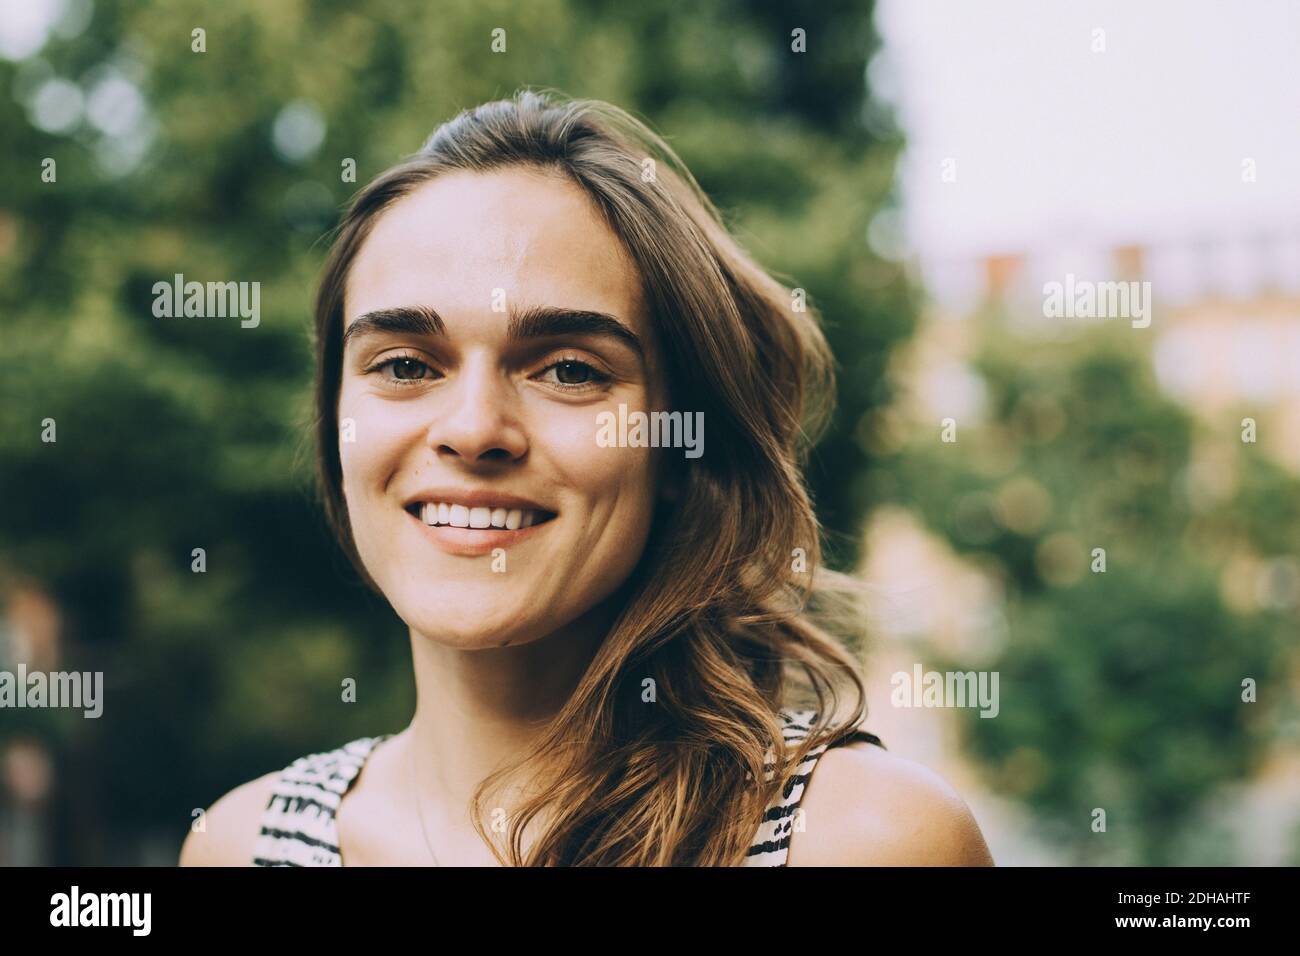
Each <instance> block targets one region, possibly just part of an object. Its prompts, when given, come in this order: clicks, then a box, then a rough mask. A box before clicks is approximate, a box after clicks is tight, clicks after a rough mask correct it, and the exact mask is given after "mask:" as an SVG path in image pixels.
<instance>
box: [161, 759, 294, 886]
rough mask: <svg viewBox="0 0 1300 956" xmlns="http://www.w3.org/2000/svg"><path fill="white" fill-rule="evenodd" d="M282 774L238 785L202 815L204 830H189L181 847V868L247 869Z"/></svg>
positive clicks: (279, 772) (277, 773)
mask: <svg viewBox="0 0 1300 956" xmlns="http://www.w3.org/2000/svg"><path fill="white" fill-rule="evenodd" d="M281 773H282V771H279V770H276V771H272V772H271V773H268V774H264V775H263V776H261V777H258V778H257V779H255V780H250V781H248V783H243V784H240V785H239V786H238V787H235V789H233V790H231V791H230V792H229V793H227V794H225V795H224V796H222V797H221V798H220V799H219V800H217V802H216V803H214V804H213V805H212V806H211V807H209V808H208V809H207V811H206V812H205V813H204V815H203V821H204V830H203V831H201V832H200V831H196V830H191V831H190V834H189V836H187V837H186V838H185V843H184V844H183V845H182V846H181V856H180V865H181V866H251V865H252V862H253V848H254V846H255V845H256V843H257V837H258V833H259V831H260V830H261V825H260V822H261V818H262V812H263V811H264V810H265V809H266V805H267V804H268V803H270V801H271V790H272V788H273V787H274V786H275V781H276V779H277V778H278V777H279V776H280V774H281Z"/></svg>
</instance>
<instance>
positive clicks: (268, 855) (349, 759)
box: [253, 734, 390, 866]
mask: <svg viewBox="0 0 1300 956" xmlns="http://www.w3.org/2000/svg"><path fill="white" fill-rule="evenodd" d="M388 736H390V735H389V734H383V735H381V736H379V737H362V738H360V739H358V740H354V741H352V742H351V743H347V744H344V745H343V746H342V747H339V748H338V749H337V750H331V751H328V752H325V753H316V754H309V755H308V756H306V757H299V758H298V759H297V760H295V761H294V762H293V763H291V764H290V765H289V766H288V767H286V768H285V769H284V771H283V772H282V773H281V774H280V777H279V779H278V780H276V782H275V786H274V787H273V788H272V790H271V799H270V800H269V801H268V802H267V805H266V809H265V810H264V811H263V812H262V828H261V831H260V832H259V834H258V838H257V844H256V846H255V848H254V850H253V865H254V866H341V865H342V860H341V858H340V856H339V845H338V828H337V823H336V820H335V813H336V812H337V811H338V807H339V802H340V801H341V800H342V799H343V795H344V794H345V793H347V791H348V788H349V787H350V786H351V785H352V782H353V781H354V780H355V779H356V778H357V774H359V773H360V772H361V768H362V766H363V765H364V764H365V762H366V758H367V757H368V756H370V752H371V751H372V750H373V749H374V748H375V745H376V744H378V743H379V742H380V741H382V740H384V739H385V738H387V737H388Z"/></svg>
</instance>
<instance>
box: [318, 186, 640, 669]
mask: <svg viewBox="0 0 1300 956" xmlns="http://www.w3.org/2000/svg"><path fill="white" fill-rule="evenodd" d="M343 322H344V329H345V333H344V336H345V337H344V351H343V362H342V381H341V385H340V391H339V404H338V416H339V421H340V423H341V426H342V427H341V437H342V441H341V442H340V445H339V452H340V463H341V466H342V477H343V491H344V497H345V500H346V503H347V510H348V517H349V520H350V523H351V528H352V535H353V539H354V541H355V544H356V548H357V552H358V554H359V555H360V557H361V560H362V562H363V563H364V564H365V567H366V570H367V571H368V572H369V574H370V577H371V578H372V579H373V580H374V582H375V583H376V584H377V585H378V586H379V588H380V589H381V590H382V591H383V593H384V595H385V596H386V597H387V598H388V600H389V602H390V603H391V604H392V605H393V608H394V609H395V610H396V611H397V613H398V615H399V616H400V617H401V618H402V619H403V620H404V621H405V622H406V623H407V624H408V625H410V627H411V628H413V629H414V630H415V631H416V632H418V633H420V634H422V635H425V636H427V637H429V638H431V639H434V640H437V641H439V642H441V643H444V644H448V645H451V646H456V647H462V648H466V649H469V648H481V647H498V646H502V645H504V644H523V643H528V642H531V641H534V640H537V639H539V638H542V637H545V636H547V635H549V634H551V633H554V632H555V631H557V630H559V629H560V628H563V627H565V626H566V625H569V624H571V623H572V622H574V621H575V620H578V619H579V618H581V617H582V616H583V615H585V614H587V613H588V612H592V611H593V609H596V608H597V606H598V605H600V603H601V602H602V601H604V600H605V599H606V598H609V597H610V596H611V594H612V593H613V592H614V591H615V590H616V589H617V588H618V587H619V585H621V584H622V583H623V582H624V581H625V580H626V579H627V577H628V576H629V574H630V573H631V571H632V569H633V568H634V567H635V565H636V563H637V561H638V560H639V558H640V556H641V553H642V551H643V550H644V547H645V543H646V539H647V536H648V534H649V530H650V522H651V517H652V514H653V511H654V504H655V498H656V494H657V491H658V482H657V477H656V460H655V458H654V455H655V454H657V451H656V449H653V448H645V447H627V448H617V447H601V445H600V444H599V443H598V442H597V434H598V431H599V426H598V421H597V415H598V414H599V413H601V412H603V411H611V412H615V413H617V410H618V406H619V404H620V403H622V404H626V405H627V407H628V410H629V411H631V410H638V409H639V410H652V409H656V408H662V407H664V405H663V399H664V395H663V388H662V381H661V379H660V378H659V376H658V374H657V373H656V372H655V369H656V368H657V361H656V344H655V341H654V335H653V330H652V329H651V327H650V323H649V320H648V317H647V316H646V313H645V309H644V304H643V301H642V296H641V293H640V282H639V279H638V276H637V272H636V269H635V267H634V265H633V263H632V261H631V260H630V258H629V257H628V255H627V253H626V251H625V249H624V248H623V246H622V244H621V243H620V241H619V239H618V237H617V236H616V235H615V234H614V233H613V231H612V230H611V229H610V228H609V226H608V225H607V224H606V223H605V221H604V220H603V219H602V218H601V216H600V215H599V213H598V212H597V211H596V209H595V208H594V207H593V206H592V204H591V201H590V200H589V199H588V197H587V196H586V194H585V193H584V192H583V191H582V190H581V188H580V187H578V186H577V185H576V184H574V183H573V182H572V181H570V180H569V179H567V178H566V177H563V176H562V175H560V174H557V173H547V172H541V171H534V170H532V169H525V168H509V169H505V170H500V171H493V172H489V173H474V172H451V173H444V174H441V175H439V176H438V177H436V178H435V179H433V180H431V181H429V182H427V183H425V184H423V185H421V186H420V187H418V188H417V189H416V190H414V191H413V192H412V193H410V194H409V195H407V196H406V197H404V198H402V199H401V200H399V201H397V202H396V203H395V204H394V205H393V206H392V207H391V208H389V209H387V210H386V211H384V212H382V213H380V214H379V217H378V219H377V220H376V221H375V222H374V224H373V229H372V231H371V233H370V235H369V237H368V238H367V239H366V240H365V242H364V244H363V245H362V247H361V249H360V251H359V252H358V254H357V257H356V259H355V260H354V261H353V263H352V268H351V271H350V274H349V278H348V284H347V289H346V295H345V299H344V306H343ZM349 420H351V423H349ZM430 522H433V524H430ZM458 525H459V527H458ZM494 568H495V570H494ZM502 568H503V569H504V570H501V569H502ZM595 613H599V611H598V610H597V611H596V612H595Z"/></svg>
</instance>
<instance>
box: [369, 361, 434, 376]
mask: <svg viewBox="0 0 1300 956" xmlns="http://www.w3.org/2000/svg"><path fill="white" fill-rule="evenodd" d="M370 371H372V372H385V371H386V372H388V375H386V376H385V377H386V378H391V379H395V380H397V381H400V382H418V381H420V380H422V379H424V378H426V377H429V376H426V375H425V374H424V373H425V372H432V371H433V370H432V369H431V368H429V366H428V365H426V364H425V363H423V362H421V361H420V360H419V359H415V358H410V357H409V356H398V357H397V358H390V359H388V360H387V361H384V362H380V363H379V364H378V365H376V366H374V368H372V369H370Z"/></svg>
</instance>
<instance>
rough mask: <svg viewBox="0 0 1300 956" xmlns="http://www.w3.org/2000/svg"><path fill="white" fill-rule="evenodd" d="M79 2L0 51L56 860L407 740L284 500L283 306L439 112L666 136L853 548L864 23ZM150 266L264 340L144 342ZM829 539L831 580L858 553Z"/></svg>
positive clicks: (337, 568) (894, 331)
mask: <svg viewBox="0 0 1300 956" xmlns="http://www.w3.org/2000/svg"><path fill="white" fill-rule="evenodd" d="M82 9H84V7H83V5H81V4H72V5H69V7H68V10H69V13H68V15H67V16H68V17H69V18H71V19H65V21H64V22H62V23H60V24H59V25H58V28H57V29H56V30H55V31H54V33H53V34H52V35H51V37H50V39H49V40H48V42H47V43H46V44H45V46H44V47H43V48H42V49H40V50H39V51H38V52H36V53H34V54H33V55H31V56H29V57H26V58H24V59H23V60H21V61H20V62H17V63H8V62H0V88H3V89H4V90H5V91H11V92H12V95H10V96H6V97H3V98H0V131H2V132H3V137H4V140H5V143H6V149H5V150H4V151H3V152H2V153H0V315H2V316H3V319H2V321H3V330H2V331H3V343H4V345H3V349H2V350H0V383H2V385H3V388H4V396H3V401H0V422H2V423H3V427H2V428H0V458H2V459H3V467H2V468H0V498H2V499H3V500H4V501H5V502H6V506H5V507H4V508H3V509H0V570H4V571H6V573H7V574H8V575H9V576H10V577H11V579H13V580H17V579H19V578H25V579H28V580H30V581H32V582H34V583H35V584H36V585H37V586H38V587H39V588H41V589H42V590H44V591H46V592H47V593H49V594H51V595H52V596H53V597H54V598H55V600H56V601H57V603H58V605H59V606H60V607H61V609H62V610H63V612H64V615H65V625H66V626H65V631H64V634H65V640H66V648H65V650H66V661H67V664H66V666H69V667H78V668H83V669H98V670H103V671H104V672H105V673H106V684H107V687H106V695H107V701H106V705H105V713H104V717H103V718H101V719H100V720H98V721H81V720H77V721H67V722H63V721H55V722H53V723H51V724H49V725H48V726H46V725H39V726H38V725H29V726H28V725H21V724H19V723H17V722H15V721H10V720H8V719H7V718H6V721H5V722H4V723H3V724H0V738H2V737H4V736H6V735H11V734H16V733H19V732H26V731H30V732H34V733H40V734H41V735H42V736H43V737H45V738H46V739H49V740H50V742H51V744H52V745H53V746H54V747H55V748H56V751H57V753H58V755H59V764H60V774H59V777H58V785H59V793H58V795H57V797H56V802H57V805H58V806H59V807H60V808H61V809H60V812H59V814H58V818H57V819H58V824H59V825H58V827H57V828H55V829H54V830H53V831H52V833H51V838H52V839H53V841H54V847H55V849H54V859H53V860H52V861H51V862H54V863H58V864H65V865H66V864H83V865H90V864H103V863H121V862H132V861H134V860H136V859H138V853H139V848H138V846H137V843H138V837H139V836H140V835H142V834H147V833H154V834H160V835H161V836H162V838H163V839H174V841H175V845H176V846H177V847H179V843H180V839H181V837H182V836H183V835H184V828H185V826H187V825H188V823H189V820H190V808H198V807H203V806H207V805H208V804H209V803H210V802H211V801H212V800H213V799H214V798H215V797H216V796H217V795H218V794H220V793H222V792H224V791H225V790H227V789H229V788H230V787H231V786H232V785H234V784H236V783H239V782H242V781H244V780H247V779H250V778H252V777H254V776H257V775H260V774H262V773H265V772H268V771H269V770H272V769H276V768H279V767H281V766H283V765H284V763H285V762H287V760H289V759H291V758H293V757H296V756H299V755H301V754H303V753H307V752H311V751H313V750H318V749H322V748H325V747H327V746H335V745H337V743H339V742H342V741H343V740H346V739H350V737H352V736H360V735H362V734H367V733H378V732H381V731H382V730H383V729H385V728H392V729H396V728H397V727H399V726H400V724H401V722H403V721H404V720H405V719H407V717H409V714H410V708H411V706H412V703H413V696H414V695H413V688H412V687H411V686H410V678H409V674H408V669H409V668H408V662H409V647H408V645H407V641H406V638H405V635H404V633H403V630H402V628H401V626H400V622H398V621H397V620H396V619H395V617H394V616H393V615H392V614H391V612H390V611H389V610H388V609H387V608H386V607H385V606H384V605H383V604H382V602H380V601H378V600H377V599H376V598H374V597H372V596H370V595H368V594H367V593H366V592H365V591H364V590H363V589H362V588H361V587H360V586H359V585H356V584H354V583H352V576H351V574H350V571H349V570H348V569H347V568H346V566H345V563H344V562H343V560H342V558H341V556H340V555H339V553H338V552H337V550H336V548H335V547H334V545H333V544H332V542H331V541H330V539H329V537H328V535H327V534H326V532H325V530H324V525H323V521H322V520H321V518H320V516H319V514H318V511H317V509H316V507H315V505H314V502H313V500H312V497H311V494H310V468H309V461H310V455H309V446H308V438H309V435H308V430H307V422H308V418H309V414H310V410H309V381H310V373H311V356H310V348H309V344H310V343H309V324H310V303H311V296H312V291H313V283H314V279H315V276H316V270H317V269H318V267H319V264H320V262H321V260H322V258H323V255H324V244H323V243H322V242H321V241H320V240H321V237H322V236H323V235H324V234H325V233H326V232H327V231H328V230H329V229H330V227H331V226H332V225H333V224H334V222H335V221H336V216H337V213H338V210H339V208H340V207H341V205H342V204H343V203H344V202H345V201H346V200H347V198H348V196H349V195H350V194H351V193H352V192H353V191H354V190H355V189H356V188H357V186H358V184H360V183H364V182H365V181H366V180H367V179H368V178H370V177H371V176H373V175H374V174H376V173H378V172H379V171H381V170H382V169H384V168H385V167H387V166H388V165H390V164H391V163H393V162H395V161H397V160H398V159H400V158H401V157H402V156H404V155H407V154H409V153H411V152H413V151H414V150H416V149H417V148H418V147H419V146H420V144H421V143H422V142H423V141H424V139H425V138H426V137H427V136H428V134H429V133H430V132H431V131H432V129H433V128H434V127H435V126H436V125H437V124H438V123H439V122H441V121H443V120H445V119H447V118H449V117H450V116H452V115H453V114H454V113H455V112H456V111H457V110H459V109H460V108H462V107H466V106H472V105H474V104H476V103H479V102H482V101H485V100H489V99H494V98H498V97H501V96H506V95H509V94H510V93H511V92H513V91H514V90H515V89H516V88H518V87H520V86H524V85H531V86H538V87H554V88H557V89H560V90H563V91H564V92H566V93H569V94H572V95H576V96H593V97H598V98H602V99H607V100H610V101H612V102H614V103H617V104H619V105H621V106H624V107H626V108H629V109H631V110H633V111H636V112H638V113H640V114H641V115H643V116H645V117H646V118H647V119H649V120H650V121H651V122H652V123H653V124H654V125H656V126H657V127H658V128H659V129H660V130H662V131H663V132H665V133H666V134H667V135H668V136H669V138H670V141H671V142H673V144H674V146H675V147H676V148H677V149H678V150H679V151H680V152H681V154H682V155H683V158H684V159H685V161H686V162H687V164H688V166H690V167H691V168H692V169H693V170H694V171H695V172H696V174H697V176H698V177H699V179H700V180H701V182H702V184H703V185H704V187H705V188H706V190H708V191H709V192H710V193H711V194H712V195H713V196H714V197H715V199H716V200H717V201H718V203H719V204H720V206H721V207H723V208H724V210H725V211H726V213H727V215H728V216H729V218H730V219H731V221H732V222H733V224H734V225H735V227H736V228H737V229H738V230H739V232H740V234H741V235H742V237H743V241H745V242H746V243H747V244H748V245H749V246H750V247H751V249H752V250H753V251H754V252H755V254H756V255H757V256H758V258H759V259H760V261H762V262H763V263H764V264H765V265H767V266H769V267H771V268H773V269H776V270H778V271H780V272H782V273H784V274H787V275H790V276H794V277H797V281H798V283H799V285H800V286H801V287H803V288H805V289H806V290H807V292H808V295H809V299H810V301H812V302H813V303H814V304H816V305H818V306H820V307H821V308H822V309H823V310H824V314H825V316H826V319H827V323H828V327H829V331H830V336H831V339H832V343H833V345H834V347H835V349H836V353H837V355H838V356H839V359H840V361H841V363H842V366H843V369H844V371H845V373H846V374H845V376H844V379H843V382H842V395H841V398H842V405H841V409H840V412H839V414H838V416H837V418H836V420H835V422H834V426H833V430H832V433H831V434H830V436H829V437H828V439H827V441H826V442H825V443H824V444H823V446H822V447H821V449H820V450H819V453H818V457H817V459H816V461H815V463H814V468H813V476H812V478H813V482H814V491H815V495H816V498H817V500H818V502H819V505H820V511H821V516H822V519H823V521H824V522H825V523H826V524H827V525H828V526H829V527H830V528H833V529H840V530H841V531H847V530H850V529H854V528H856V527H857V525H858V523H859V521H860V519H861V517H862V515H863V512H864V509H865V507H866V506H867V504H868V502H867V500H866V499H865V498H864V497H863V496H862V490H863V486H862V485H861V483H858V482H853V481H850V480H848V478H849V477H850V476H852V475H854V474H857V473H859V472H861V471H862V470H864V469H866V468H867V467H868V465H869V463H870V462H869V456H868V455H867V454H866V453H865V452H864V451H863V450H862V449H861V448H860V447H859V446H858V445H857V444H856V443H855V442H854V441H852V440H851V436H852V434H853V432H854V429H855V427H856V425H857V422H858V421H859V419H860V418H861V417H862V415H863V414H865V413H866V412H867V411H869V410H870V409H871V408H873V407H875V406H877V405H879V404H880V403H881V402H883V401H884V400H886V399H887V397H888V394H887V392H886V391H885V390H884V388H883V386H882V384H881V383H882V382H883V381H884V376H883V374H882V372H883V369H884V364H885V358H886V356H887V354H888V352H889V350H890V349H891V347H892V346H893V344H894V343H895V342H896V341H898V340H899V339H901V338H902V337H903V336H905V335H906V334H907V332H908V331H909V329H910V323H911V315H912V310H911V306H910V300H909V293H908V289H907V286H906V283H905V282H904V281H903V278H902V276H901V274H900V271H899V269H898V268H897V267H896V266H894V265H892V264H889V263H885V262H882V261H880V260H879V259H877V258H876V257H875V256H874V255H873V254H872V253H871V251H870V250H869V248H868V247H867V245H866V241H865V237H866V229H867V225H868V223H869V222H870V220H871V218H872V217H873V216H874V215H875V213H876V211H877V210H878V209H879V208H880V207H881V206H882V205H883V204H884V203H886V202H887V201H888V193H889V190H890V187H891V182H892V175H893V167H894V162H895V157H896V155H897V151H898V148H899V141H898V137H897V134H896V133H895V132H894V131H893V130H892V128H891V127H890V126H889V124H888V120H887V118H886V117H884V116H883V114H882V113H881V112H880V111H879V109H877V108H874V107H873V106H872V104H871V102H870V100H869V97H868V91H867V90H866V88H865V83H864V75H865V65H866V60H867V58H868V56H869V55H870V53H871V51H872V49H873V46H874V44H875V39H874V36H873V33H872V28H871V4H870V3H859V2H856V0H821V2H817V3H795V4H786V3H776V2H774V0H745V2H729V3H716V4H700V5H695V6H693V7H692V8H690V10H689V12H687V11H685V10H684V8H682V7H681V5H680V4H675V3H672V2H669V0H649V2H646V3H641V4H634V5H631V6H628V5H622V4H614V3H601V2H594V0H537V2H531V3H527V4H518V3H504V2H500V0H487V2H483V0H448V2H444V3H439V4H437V5H431V4H422V3H414V2H397V0H377V2H372V3H367V4H366V7H365V12H364V13H361V12H359V11H358V10H357V9H356V8H354V5H352V4H348V3H340V2H336V0H310V2H303V3H296V4H262V3H257V2H255V0H237V2H231V3H225V4H216V5H214V4H207V3H199V2H195V0H182V2H171V0H168V2H163V0H130V2H126V0H102V2H99V3H97V4H95V5H94V7H93V12H92V16H91V18H90V20H89V22H88V23H82V24H80V25H79V24H77V23H75V22H73V20H75V15H76V13H77V11H78V10H82ZM497 28H501V29H504V30H505V31H506V32H505V40H506V49H505V52H502V53H494V52H492V49H491V42H492V39H493V35H492V31H493V30H494V29H497ZM796 29H801V30H803V31H805V37H806V51H807V52H802V53H801V52H795V51H794V50H793V49H792V31H794V30H796ZM196 30H202V31H203V34H202V40H203V46H204V51H203V52H196V50H195V46H196V40H195V36H196V35H195V32H194V31H196ZM47 158H49V159H52V160H54V162H55V164H56V165H55V173H56V179H55V180H54V181H53V182H47V181H43V179H42V171H43V168H48V167H43V165H42V163H43V160H45V159H47ZM349 161H352V162H354V163H355V168H356V181H355V182H352V181H345V179H344V176H343V172H344V170H345V168H346V166H347V164H348V162H349ZM176 273H181V274H183V275H184V276H185V277H186V278H187V279H191V280H198V281H210V280H218V279H229V278H232V277H237V278H238V279H239V280H248V281H258V282H260V283H261V291H262V300H261V309H262V320H261V323H260V325H259V326H258V327H257V328H256V329H242V328H240V326H239V323H238V322H237V321H223V320H202V321H175V320H167V319H158V318H155V317H154V316H153V314H152V308H151V306H152V292H151V289H152V286H153V283H154V282H157V281H170V280H171V277H172V276H173V275H174V274H176ZM47 418H48V419H54V420H55V422H56V423H57V441H56V442H55V443H52V444H51V443H44V442H42V441H41V440H40V434H41V427H42V426H41V423H42V421H43V420H45V419H47ZM831 544H832V557H833V558H834V560H835V561H836V562H837V563H839V564H840V565H841V566H849V565H851V564H852V562H853V559H854V557H855V549H856V537H855V536H854V535H851V534H848V533H844V534H842V535H840V536H837V537H836V538H834V540H833V541H832V542H831ZM195 548H203V549H204V551H205V554H206V571H205V572H204V573H202V574H199V573H194V572H192V571H191V561H192V553H193V550H194V549H195ZM345 678H354V679H356V681H357V683H358V687H359V688H360V691H359V697H358V701H357V703H356V704H355V705H352V706H349V707H345V706H341V703H340V685H341V681H342V680H344V679H345ZM105 834H113V835H116V837H115V839H112V840H109V839H105V838H104V835H105Z"/></svg>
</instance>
